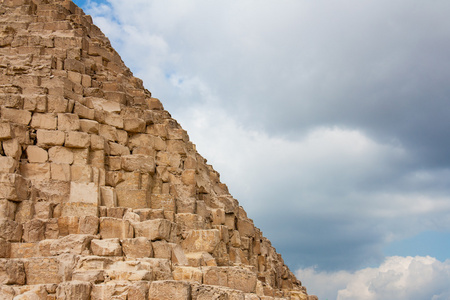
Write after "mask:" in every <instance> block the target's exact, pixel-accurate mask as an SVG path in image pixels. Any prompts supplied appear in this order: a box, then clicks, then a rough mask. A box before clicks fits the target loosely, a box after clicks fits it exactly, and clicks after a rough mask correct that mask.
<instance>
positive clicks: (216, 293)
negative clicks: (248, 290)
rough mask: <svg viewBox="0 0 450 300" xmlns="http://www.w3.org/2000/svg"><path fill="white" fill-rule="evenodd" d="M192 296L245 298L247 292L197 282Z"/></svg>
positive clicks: (238, 299)
mask: <svg viewBox="0 0 450 300" xmlns="http://www.w3.org/2000/svg"><path fill="white" fill-rule="evenodd" d="M192 298H193V299H195V300H208V299H229V300H245V294H244V292H242V291H237V290H233V289H230V288H226V287H222V286H211V285H197V284H195V287H193V288H192ZM257 299H259V298H257ZM265 300H274V299H272V298H270V299H265Z"/></svg>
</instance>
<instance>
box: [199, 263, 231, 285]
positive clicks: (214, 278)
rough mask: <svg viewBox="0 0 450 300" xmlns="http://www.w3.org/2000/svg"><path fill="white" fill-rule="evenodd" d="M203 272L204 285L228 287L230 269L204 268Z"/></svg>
mask: <svg viewBox="0 0 450 300" xmlns="http://www.w3.org/2000/svg"><path fill="white" fill-rule="evenodd" d="M202 270H203V283H204V284H208V285H220V286H228V269H227V268H226V267H204V268H203V269H202Z"/></svg>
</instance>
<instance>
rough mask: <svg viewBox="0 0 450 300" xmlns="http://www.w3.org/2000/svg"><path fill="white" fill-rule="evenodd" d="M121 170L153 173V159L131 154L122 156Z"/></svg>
mask: <svg viewBox="0 0 450 300" xmlns="http://www.w3.org/2000/svg"><path fill="white" fill-rule="evenodd" d="M122 168H123V169H124V170H125V171H128V172H136V171H139V172H144V173H151V174H154V173H155V159H154V158H153V157H151V156H148V155H142V154H133V155H124V156H122Z"/></svg>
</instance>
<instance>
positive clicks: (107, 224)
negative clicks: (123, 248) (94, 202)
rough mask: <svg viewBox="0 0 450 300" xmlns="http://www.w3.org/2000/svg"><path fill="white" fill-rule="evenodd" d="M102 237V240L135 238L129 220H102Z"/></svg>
mask: <svg viewBox="0 0 450 300" xmlns="http://www.w3.org/2000/svg"><path fill="white" fill-rule="evenodd" d="M99 233H100V236H101V237H102V239H111V238H119V239H128V238H133V237H134V229H133V226H131V224H130V222H129V221H128V220H122V219H116V218H108V217H104V218H100V230H99Z"/></svg>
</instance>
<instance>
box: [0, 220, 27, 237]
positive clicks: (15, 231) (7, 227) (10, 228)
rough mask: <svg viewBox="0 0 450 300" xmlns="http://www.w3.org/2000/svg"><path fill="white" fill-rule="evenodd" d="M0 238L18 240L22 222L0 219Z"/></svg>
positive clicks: (20, 234)
mask: <svg viewBox="0 0 450 300" xmlns="http://www.w3.org/2000/svg"><path fill="white" fill-rule="evenodd" d="M0 238H2V239H4V240H6V241H9V242H20V240H21V239H22V224H20V223H17V222H15V221H13V220H9V219H0Z"/></svg>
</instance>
